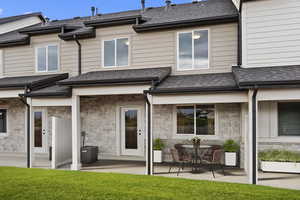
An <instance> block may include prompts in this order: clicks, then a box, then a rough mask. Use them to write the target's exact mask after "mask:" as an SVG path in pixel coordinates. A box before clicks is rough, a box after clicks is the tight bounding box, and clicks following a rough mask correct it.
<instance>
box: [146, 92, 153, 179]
mask: <svg viewBox="0 0 300 200" xmlns="http://www.w3.org/2000/svg"><path fill="white" fill-rule="evenodd" d="M147 98H148V100H149V102H150V110H149V109H148V106H147V104H146V119H147V120H146V124H147V125H146V130H147V131H146V149H147V150H146V174H148V165H149V164H150V171H149V174H150V175H153V144H152V141H153V138H152V130H153V129H152V125H153V119H152V113H153V106H152V96H151V95H149V94H147ZM149 112H150V127H149V126H148V124H149V123H148V122H149V121H148V120H149V119H148V114H149ZM149 129H150V137H149V135H148V130H149ZM148 141H150V143H149V142H148ZM148 143H149V144H150V146H149V144H148ZM149 151H150V153H151V154H150V155H151V156H150V159H149V158H148V153H149Z"/></svg>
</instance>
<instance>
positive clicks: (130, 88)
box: [73, 85, 151, 96]
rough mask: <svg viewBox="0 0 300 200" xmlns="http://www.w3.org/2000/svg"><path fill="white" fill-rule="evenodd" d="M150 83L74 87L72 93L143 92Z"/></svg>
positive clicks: (84, 94)
mask: <svg viewBox="0 0 300 200" xmlns="http://www.w3.org/2000/svg"><path fill="white" fill-rule="evenodd" d="M150 87H151V86H150V85H117V86H98V87H82V88H74V89H73V95H78V96H89V95H90V96H96V95H120V94H143V93H144V90H149V89H150Z"/></svg>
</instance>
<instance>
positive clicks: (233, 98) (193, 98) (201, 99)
mask: <svg viewBox="0 0 300 200" xmlns="http://www.w3.org/2000/svg"><path fill="white" fill-rule="evenodd" d="M245 102H248V95H247V92H232V93H229V92H228V93H207V94H170V95H153V104H156V105H159V104H161V105H162V104H195V103H197V104H200V103H203V104H207V103H245Z"/></svg>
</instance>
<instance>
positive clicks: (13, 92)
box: [0, 90, 24, 99]
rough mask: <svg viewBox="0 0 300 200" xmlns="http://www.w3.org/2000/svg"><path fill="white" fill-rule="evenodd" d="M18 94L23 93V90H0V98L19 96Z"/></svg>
mask: <svg viewBox="0 0 300 200" xmlns="http://www.w3.org/2000/svg"><path fill="white" fill-rule="evenodd" d="M19 94H24V90H0V99H1V98H19Z"/></svg>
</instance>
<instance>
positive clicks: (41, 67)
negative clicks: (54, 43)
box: [37, 47, 47, 71]
mask: <svg viewBox="0 0 300 200" xmlns="http://www.w3.org/2000/svg"><path fill="white" fill-rule="evenodd" d="M46 60H47V59H46V48H45V47H42V48H38V49H37V65H38V66H37V68H38V71H46V70H47V69H46Z"/></svg>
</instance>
